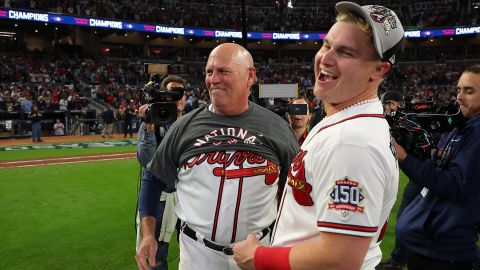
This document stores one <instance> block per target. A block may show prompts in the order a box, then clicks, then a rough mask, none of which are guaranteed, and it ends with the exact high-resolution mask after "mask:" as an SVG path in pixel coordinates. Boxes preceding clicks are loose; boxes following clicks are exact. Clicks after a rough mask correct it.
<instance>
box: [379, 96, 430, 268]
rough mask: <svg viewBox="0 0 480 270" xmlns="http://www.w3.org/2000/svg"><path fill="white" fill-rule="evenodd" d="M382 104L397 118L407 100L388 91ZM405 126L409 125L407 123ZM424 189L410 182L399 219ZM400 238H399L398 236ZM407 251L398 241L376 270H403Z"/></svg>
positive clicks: (385, 110) (405, 190) (402, 202)
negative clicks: (399, 110)
mask: <svg viewBox="0 0 480 270" xmlns="http://www.w3.org/2000/svg"><path fill="white" fill-rule="evenodd" d="M381 99H382V104H383V111H384V114H385V115H387V116H395V113H396V112H397V109H398V108H399V107H404V106H405V100H404V98H403V95H402V94H400V93H399V92H396V91H387V92H385V93H384V94H383V95H382V98H381ZM405 125H407V126H408V125H409V123H406V124H405ZM421 190H422V187H421V186H419V185H418V184H416V183H415V182H413V181H408V183H407V185H406V186H405V189H404V190H403V196H402V201H401V203H400V207H399V209H398V213H397V219H398V218H399V217H400V215H401V214H402V212H403V210H404V209H405V207H407V206H408V205H409V204H410V203H411V202H412V201H413V200H414V199H415V197H416V196H417V195H418V194H419V193H420V191H421ZM396 238H398V236H396ZM405 256H406V255H405V249H404V248H403V247H402V246H400V244H399V243H398V241H395V248H394V249H393V250H392V253H391V254H390V259H389V260H387V261H384V262H381V263H380V264H379V265H378V266H377V267H376V269H377V270H394V269H403V266H404V265H406V263H407V262H406V257H405Z"/></svg>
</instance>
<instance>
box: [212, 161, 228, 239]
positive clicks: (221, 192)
mask: <svg viewBox="0 0 480 270" xmlns="http://www.w3.org/2000/svg"><path fill="white" fill-rule="evenodd" d="M225 166H226V164H225V163H224V164H223V169H224V170H225V169H226V168H225ZM224 183H225V176H222V178H221V179H220V186H219V187H218V197H217V208H216V209H215V218H214V220H213V229H212V241H215V234H216V233H217V225H218V215H219V212H220V204H221V203H222V194H223V184H224Z"/></svg>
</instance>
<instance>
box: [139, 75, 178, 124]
mask: <svg viewBox="0 0 480 270" xmlns="http://www.w3.org/2000/svg"><path fill="white" fill-rule="evenodd" d="M167 76H168V74H164V75H158V74H156V75H153V76H152V78H151V80H150V81H149V82H148V83H146V84H145V85H144V87H143V88H142V90H141V91H142V97H141V101H140V104H141V105H143V104H148V107H149V108H148V111H147V113H146V119H145V120H146V121H147V122H152V123H154V124H155V125H161V124H164V123H168V122H171V121H174V120H175V119H176V118H177V105H176V104H175V102H176V101H179V100H180V99H182V97H183V95H184V92H185V88H183V87H172V88H171V89H170V90H167V89H165V88H163V87H161V83H162V81H163V79H165V78H166V77H167Z"/></svg>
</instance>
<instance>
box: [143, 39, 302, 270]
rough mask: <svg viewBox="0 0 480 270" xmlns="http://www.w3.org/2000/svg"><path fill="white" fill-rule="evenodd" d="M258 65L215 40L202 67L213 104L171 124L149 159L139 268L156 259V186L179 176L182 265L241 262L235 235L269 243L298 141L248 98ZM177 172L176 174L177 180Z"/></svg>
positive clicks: (236, 47)
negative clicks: (235, 252) (234, 250)
mask: <svg viewBox="0 0 480 270" xmlns="http://www.w3.org/2000/svg"><path fill="white" fill-rule="evenodd" d="M255 81H256V72H255V68H254V66H253V59H252V56H251V55H250V53H249V52H248V51H247V50H246V49H245V48H243V47H242V46H240V45H237V44H233V43H226V44H222V45H220V46H218V47H216V48H215V49H214V50H213V51H212V52H211V53H210V56H209V58H208V62H207V66H206V69H205V83H206V85H207V88H208V91H209V94H210V99H211V102H212V104H210V105H209V106H207V107H203V108H199V109H196V110H194V111H192V112H190V113H189V114H187V115H185V116H184V117H182V118H181V119H179V120H178V121H176V122H175V123H174V124H173V126H172V127H171V128H170V130H169V131H168V133H167V134H166V136H165V138H164V139H163V141H162V143H161V144H160V146H159V148H158V150H157V153H156V154H155V157H154V158H153V160H152V161H151V163H150V164H149V170H150V172H151V174H152V175H153V176H154V177H153V179H154V180H153V181H150V182H147V181H146V182H144V183H143V184H142V188H141V191H140V206H139V209H140V217H141V231H142V236H143V238H142V242H141V243H140V246H139V248H138V250H137V253H136V256H135V258H136V260H137V263H138V266H139V268H140V269H148V267H149V265H148V264H147V262H146V260H147V258H148V261H149V264H150V266H153V265H154V264H155V250H156V248H157V247H156V241H155V237H154V228H155V218H154V216H155V211H156V209H157V207H156V206H155V205H156V204H157V203H158V197H159V191H161V190H162V189H163V188H164V187H165V186H167V187H168V186H172V185H174V184H176V188H177V194H178V199H179V205H178V206H177V209H176V213H177V215H178V218H179V219H180V220H181V221H182V229H181V231H182V233H181V235H180V268H181V269H184V270H185V269H213V270H216V269H218V270H220V269H238V267H237V266H236V265H235V262H234V260H233V256H231V246H232V244H233V243H235V242H238V241H241V240H244V239H245V238H246V236H247V234H249V233H253V234H256V235H257V237H258V238H259V240H260V241H261V242H262V243H264V244H269V240H270V239H269V233H270V230H269V227H270V225H271V224H272V223H273V221H274V220H275V215H276V210H277V205H278V203H277V199H276V196H277V193H278V191H279V187H280V186H281V185H279V184H280V183H282V182H283V183H284V181H285V180H286V176H287V172H288V166H289V164H290V162H291V159H292V158H293V157H294V156H295V154H296V152H297V150H298V143H297V140H296V139H295V136H294V134H293V132H292V130H291V128H290V127H289V125H288V123H287V122H285V121H284V120H283V119H281V118H280V117H279V116H277V115H275V114H274V113H272V112H270V111H268V110H266V109H264V108H262V107H260V106H258V105H256V104H254V103H251V102H249V101H248V96H249V94H250V88H251V87H252V85H253V84H254V83H255ZM175 180H176V181H175Z"/></svg>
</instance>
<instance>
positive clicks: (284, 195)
mask: <svg viewBox="0 0 480 270" xmlns="http://www.w3.org/2000/svg"><path fill="white" fill-rule="evenodd" d="M285 197H287V187H286V186H285V188H284V189H283V196H282V201H281V203H280V209H279V210H278V217H277V219H276V220H275V227H274V231H273V233H272V239H271V241H270V243H273V240H274V239H275V234H276V233H277V225H278V221H279V220H280V216H281V215H282V210H283V203H284V202H285Z"/></svg>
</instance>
